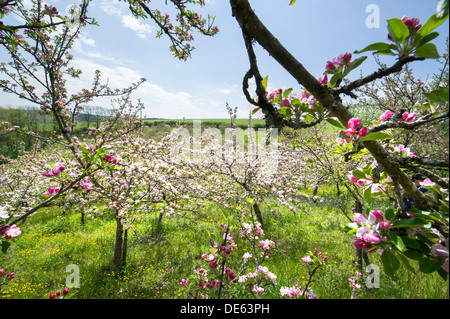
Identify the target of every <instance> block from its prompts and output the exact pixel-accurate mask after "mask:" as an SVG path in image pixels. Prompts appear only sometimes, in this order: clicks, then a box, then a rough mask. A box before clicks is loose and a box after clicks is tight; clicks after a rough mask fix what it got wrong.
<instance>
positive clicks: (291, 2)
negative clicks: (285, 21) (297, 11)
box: [289, 0, 297, 6]
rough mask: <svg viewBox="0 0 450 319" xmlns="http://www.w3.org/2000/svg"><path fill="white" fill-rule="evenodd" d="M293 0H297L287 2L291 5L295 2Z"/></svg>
mask: <svg viewBox="0 0 450 319" xmlns="http://www.w3.org/2000/svg"><path fill="white" fill-rule="evenodd" d="M295 1H297V0H291V1H290V2H289V5H290V6H292V5H293V4H294V3H295Z"/></svg>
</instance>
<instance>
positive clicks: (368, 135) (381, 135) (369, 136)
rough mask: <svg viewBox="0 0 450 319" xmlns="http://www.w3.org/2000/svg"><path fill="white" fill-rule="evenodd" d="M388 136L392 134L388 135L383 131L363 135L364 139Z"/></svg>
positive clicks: (378, 138) (371, 139)
mask: <svg viewBox="0 0 450 319" xmlns="http://www.w3.org/2000/svg"><path fill="white" fill-rule="evenodd" d="M388 138H392V136H390V135H389V134H387V133H383V132H374V133H369V134H367V135H366V136H365V137H364V141H373V140H385V139H388Z"/></svg>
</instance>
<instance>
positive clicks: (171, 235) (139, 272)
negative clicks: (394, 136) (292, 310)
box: [0, 193, 449, 299]
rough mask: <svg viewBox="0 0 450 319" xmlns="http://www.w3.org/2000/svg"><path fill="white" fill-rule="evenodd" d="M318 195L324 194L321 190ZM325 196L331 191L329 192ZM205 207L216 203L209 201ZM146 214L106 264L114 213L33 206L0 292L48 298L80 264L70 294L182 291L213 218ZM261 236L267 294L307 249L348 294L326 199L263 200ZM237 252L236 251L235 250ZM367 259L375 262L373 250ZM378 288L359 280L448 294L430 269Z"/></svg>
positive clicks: (347, 246)
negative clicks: (274, 204) (115, 262)
mask: <svg viewBox="0 0 450 319" xmlns="http://www.w3.org/2000/svg"><path fill="white" fill-rule="evenodd" d="M320 195H323V194H322V193H320ZM329 201H332V199H329ZM208 209H210V210H211V211H210V213H211V214H217V215H220V211H219V210H218V209H217V210H214V209H213V206H209V207H208ZM158 217H159V216H157V215H149V216H148V217H147V218H144V219H142V220H141V221H140V222H138V223H135V224H134V225H133V227H132V228H130V230H129V244H128V255H127V263H126V266H125V267H124V268H123V269H121V270H118V269H116V268H114V267H112V257H113V248H114V235H115V220H114V219H112V218H111V217H108V216H101V217H98V218H96V219H87V220H86V223H85V224H84V225H83V224H81V222H80V216H79V213H71V212H67V213H66V214H64V215H63V214H62V213H61V212H58V211H55V212H53V213H49V214H45V213H39V214H38V215H36V216H33V217H30V218H29V219H28V220H27V221H26V223H25V224H22V225H19V226H20V228H21V230H22V235H21V236H20V237H17V238H13V239H12V241H11V242H12V245H11V247H10V249H9V251H8V253H7V254H2V255H1V256H0V265H2V266H1V267H2V268H5V271H6V272H14V273H15V278H14V279H13V280H11V281H10V282H9V283H8V284H7V285H5V286H4V287H3V288H2V291H1V297H2V298H31V299H38V298H48V297H49V295H50V294H51V293H53V292H55V291H57V290H62V289H64V287H65V286H66V278H67V276H68V275H69V273H67V272H66V267H67V266H68V265H71V264H75V265H77V266H78V267H79V270H80V287H79V288H71V289H70V293H69V297H72V298H87V299H96V298H99V299H100V298H101V299H120V298H127V299H128V298H133V299H135V298H136V299H139V298H143V299H159V298H164V299H171V298H185V297H186V294H185V293H184V292H183V291H182V290H181V289H180V286H179V282H180V280H181V279H182V278H186V277H187V276H188V275H189V274H191V273H192V270H193V269H194V268H195V267H198V266H199V265H200V259H201V254H202V253H204V252H205V251H207V249H208V247H209V244H210V242H209V235H208V234H209V232H211V231H214V229H217V228H215V227H216V226H217V225H215V224H212V223H211V224H210V223H207V222H202V223H200V222H199V223H194V222H192V221H190V220H188V219H184V218H182V217H178V218H168V217H164V218H163V220H162V224H161V225H159V227H158V225H157V222H156V221H157V218H158ZM263 218H264V222H265V234H266V238H269V239H271V240H273V241H274V242H275V243H276V248H275V249H274V252H273V254H272V256H271V258H270V259H269V260H268V261H267V263H266V264H265V265H266V266H267V267H269V269H270V271H271V272H273V273H275V274H276V275H277V283H278V284H277V286H276V287H274V288H271V289H267V292H268V293H267V294H266V296H265V297H267V298H279V297H280V295H279V289H280V287H281V286H293V285H295V284H299V285H300V286H302V287H304V285H305V284H306V281H307V280H308V272H307V266H306V264H305V263H303V262H302V261H301V258H302V257H304V256H305V255H306V254H307V253H308V252H309V251H313V250H314V249H316V248H317V249H318V250H319V251H320V252H322V253H326V255H327V257H328V265H327V266H326V267H324V268H322V269H321V270H320V272H319V273H318V274H317V275H316V276H315V278H314V279H315V281H314V282H313V283H312V285H311V286H310V288H312V289H313V290H314V292H315V293H316V294H317V295H318V297H319V298H324V299H347V298H350V297H351V294H352V288H351V285H350V284H349V282H348V279H349V278H350V277H352V276H354V272H355V270H356V268H355V265H354V264H353V261H354V254H355V248H354V247H353V245H352V240H351V239H352V238H351V236H349V235H347V234H345V233H344V231H343V229H344V226H345V224H346V223H347V222H348V220H347V219H346V218H345V217H344V216H343V215H342V213H340V212H339V211H338V210H336V209H335V208H334V207H332V205H329V203H327V201H323V202H320V201H318V202H316V203H313V202H306V203H305V205H304V210H303V211H302V212H298V213H296V214H294V213H293V212H291V211H288V210H283V209H282V208H280V209H278V210H276V211H271V210H269V209H266V208H265V207H264V212H263ZM236 258H241V256H236ZM370 260H371V262H372V263H374V264H376V265H379V266H380V267H382V266H381V265H382V264H381V262H380V260H379V255H378V253H374V254H371V255H370ZM380 276H381V278H380V288H379V289H371V290H369V289H367V288H364V287H363V288H362V289H361V290H360V291H359V292H358V294H357V295H359V296H360V298H379V299H380V298H381V299H385V298H402V299H407V298H448V297H449V293H448V282H444V281H443V280H442V279H441V278H440V277H439V276H435V275H423V274H419V275H414V274H411V273H410V272H407V271H406V270H403V269H401V270H400V272H399V279H398V280H393V279H391V278H388V277H387V276H386V275H384V274H383V272H382V271H381V274H380Z"/></svg>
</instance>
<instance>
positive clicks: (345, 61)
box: [325, 53, 352, 71]
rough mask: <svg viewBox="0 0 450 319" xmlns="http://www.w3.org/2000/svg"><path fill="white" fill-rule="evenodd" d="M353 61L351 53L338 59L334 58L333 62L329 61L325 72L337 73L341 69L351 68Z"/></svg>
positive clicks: (344, 54) (341, 55)
mask: <svg viewBox="0 0 450 319" xmlns="http://www.w3.org/2000/svg"><path fill="white" fill-rule="evenodd" d="M351 59H352V54H351V53H343V54H340V55H339V56H338V57H337V58H336V57H333V58H332V59H331V61H327V63H326V65H325V70H327V71H337V70H339V68H342V67H346V66H350V64H352V60H351Z"/></svg>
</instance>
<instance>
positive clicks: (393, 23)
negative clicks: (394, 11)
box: [387, 18, 409, 43]
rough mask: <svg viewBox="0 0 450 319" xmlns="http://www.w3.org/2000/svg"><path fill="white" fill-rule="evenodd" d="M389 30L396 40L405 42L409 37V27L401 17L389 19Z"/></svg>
mask: <svg viewBox="0 0 450 319" xmlns="http://www.w3.org/2000/svg"><path fill="white" fill-rule="evenodd" d="M387 22H388V30H389V34H390V35H391V37H392V39H393V40H394V42H397V43H403V42H405V40H406V38H407V37H409V29H408V27H407V26H406V25H405V24H404V23H403V21H402V20H401V19H399V18H392V19H389V20H387Z"/></svg>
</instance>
